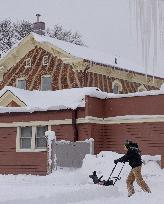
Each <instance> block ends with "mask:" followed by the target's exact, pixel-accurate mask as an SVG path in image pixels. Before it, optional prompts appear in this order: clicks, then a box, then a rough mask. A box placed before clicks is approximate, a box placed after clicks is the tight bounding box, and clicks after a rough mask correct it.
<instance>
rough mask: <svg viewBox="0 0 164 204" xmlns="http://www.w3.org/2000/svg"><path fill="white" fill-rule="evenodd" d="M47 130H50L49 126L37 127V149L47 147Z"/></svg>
mask: <svg viewBox="0 0 164 204" xmlns="http://www.w3.org/2000/svg"><path fill="white" fill-rule="evenodd" d="M47 130H48V127H47V126H39V127H36V134H35V148H36V149H42V148H46V146H47V142H46V138H45V132H46V131H47Z"/></svg>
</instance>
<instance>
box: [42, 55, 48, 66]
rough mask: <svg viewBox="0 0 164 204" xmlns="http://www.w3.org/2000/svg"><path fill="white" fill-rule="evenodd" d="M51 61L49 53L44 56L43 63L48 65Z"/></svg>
mask: <svg viewBox="0 0 164 204" xmlns="http://www.w3.org/2000/svg"><path fill="white" fill-rule="evenodd" d="M48 62H49V59H48V55H46V56H44V57H43V65H45V66H47V65H48Z"/></svg>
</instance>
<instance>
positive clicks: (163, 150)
mask: <svg viewBox="0 0 164 204" xmlns="http://www.w3.org/2000/svg"><path fill="white" fill-rule="evenodd" d="M126 139H129V140H133V141H135V142H137V143H138V144H139V146H140V149H141V150H142V153H143V154H151V155H156V154H160V155H163V156H164V123H139V124H116V125H104V150H111V151H117V152H120V153H121V152H124V150H123V143H124V142H125V140H126Z"/></svg>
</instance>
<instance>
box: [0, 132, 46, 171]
mask: <svg viewBox="0 0 164 204" xmlns="http://www.w3.org/2000/svg"><path fill="white" fill-rule="evenodd" d="M16 131H17V129H16V128H0V133H1V134H0V174H35V175H46V174H47V152H16Z"/></svg>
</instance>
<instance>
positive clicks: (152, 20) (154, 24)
mask: <svg viewBox="0 0 164 204" xmlns="http://www.w3.org/2000/svg"><path fill="white" fill-rule="evenodd" d="M129 9H130V13H133V14H134V16H135V19H136V30H137V42H138V44H139V39H141V48H142V61H143V63H144V66H145V75H146V78H147V72H148V66H149V64H148V61H149V59H150V46H151V45H153V61H152V65H153V78H154V75H155V69H156V67H157V61H158V59H157V56H158V49H159V48H158V44H159V43H160V47H161V48H164V0H129ZM131 15H132V14H131ZM158 28H159V29H158ZM158 39H160V40H158Z"/></svg>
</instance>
